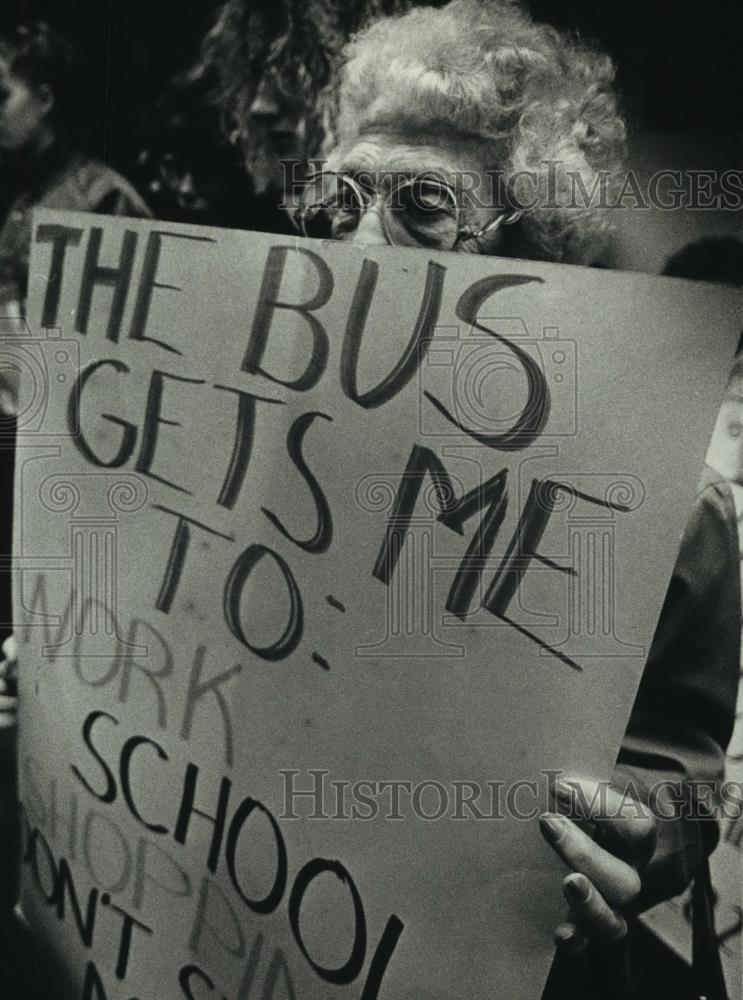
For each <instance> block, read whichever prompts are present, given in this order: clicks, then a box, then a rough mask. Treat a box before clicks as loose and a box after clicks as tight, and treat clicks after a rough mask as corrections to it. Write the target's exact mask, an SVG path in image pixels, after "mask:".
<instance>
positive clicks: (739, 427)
mask: <svg viewBox="0 0 743 1000" xmlns="http://www.w3.org/2000/svg"><path fill="white" fill-rule="evenodd" d="M741 433H743V424H741V422H740V420H731V421H730V423H729V424H728V437H731V438H739V437H740V435H741Z"/></svg>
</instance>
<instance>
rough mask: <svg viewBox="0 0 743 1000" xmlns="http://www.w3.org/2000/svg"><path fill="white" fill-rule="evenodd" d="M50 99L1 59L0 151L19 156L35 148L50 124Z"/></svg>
mask: <svg viewBox="0 0 743 1000" xmlns="http://www.w3.org/2000/svg"><path fill="white" fill-rule="evenodd" d="M51 103H52V102H51V98H50V96H49V95H48V94H46V93H45V92H37V91H36V90H35V89H34V88H33V87H31V86H30V85H29V84H27V83H26V82H25V80H23V79H22V78H21V77H20V76H18V75H17V74H16V73H14V72H13V70H12V68H11V66H10V65H9V63H8V62H7V60H5V59H2V58H0V150H3V151H5V152H9V153H18V152H22V151H24V150H26V149H31V148H33V146H34V144H35V143H36V141H37V140H38V138H39V135H40V134H41V132H42V130H43V129H44V127H45V126H46V124H47V118H48V114H49V110H50V107H51Z"/></svg>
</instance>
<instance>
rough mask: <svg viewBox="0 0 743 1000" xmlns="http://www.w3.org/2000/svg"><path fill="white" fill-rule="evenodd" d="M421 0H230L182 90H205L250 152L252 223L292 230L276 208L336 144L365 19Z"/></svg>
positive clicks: (226, 130) (228, 130)
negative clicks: (341, 84) (354, 43)
mask: <svg viewBox="0 0 743 1000" xmlns="http://www.w3.org/2000/svg"><path fill="white" fill-rule="evenodd" d="M416 2H417V0H358V2H356V3H344V2H342V0H252V2H248V0H227V2H226V3H225V4H224V5H223V6H222V7H221V8H220V12H219V15H218V17H217V19H216V22H215V24H214V26H213V28H212V29H211V31H210V32H208V34H207V35H206V37H205V38H204V40H203V42H202V45H201V50H200V54H199V58H198V60H197V63H196V65H195V66H194V67H193V69H192V70H191V71H190V72H189V73H187V74H185V75H184V77H183V78H182V80H181V81H180V86H181V87H182V88H184V89H187V88H188V87H189V86H191V87H192V86H193V85H194V84H196V85H197V86H198V87H199V89H200V91H201V93H202V94H203V98H202V99H203V102H204V104H205V105H207V106H208V107H209V108H211V109H213V110H214V111H215V112H216V114H217V116H218V118H219V120H220V122H221V130H222V133H223V135H224V136H226V137H227V140H228V141H229V142H230V143H231V144H232V145H233V146H234V147H235V148H237V149H238V150H239V151H240V153H241V155H242V158H243V162H244V165H245V169H246V171H247V173H248V174H249V176H250V178H251V181H252V183H253V187H254V192H255V199H254V201H253V202H252V205H251V208H252V212H253V220H254V224H253V225H251V227H250V228H254V229H258V230H266V231H277V232H284V231H291V223H290V222H288V220H287V218H286V217H282V216H280V215H277V211H276V210H277V206H278V205H279V204H284V203H285V202H287V199H289V200H290V199H291V194H292V187H293V183H292V182H293V181H296V180H297V179H298V178H299V177H301V176H303V175H304V167H305V165H306V164H307V162H308V161H309V160H311V159H313V158H314V157H317V156H320V155H322V152H323V150H324V149H325V148H327V147H328V146H329V145H331V144H332V142H333V136H334V131H335V124H336V120H337V115H338V106H337V98H338V92H337V88H336V87H335V74H336V70H337V68H338V65H339V63H340V60H341V57H342V53H343V49H344V46H345V45H346V43H347V41H348V39H349V38H350V37H351V36H352V35H354V34H355V33H356V32H357V31H359V30H360V29H361V28H362V27H363V26H364V25H366V24H368V23H371V22H372V21H373V20H376V19H378V18H380V17H383V16H388V15H393V14H399V13H404V12H405V11H407V10H409V9H410V8H411V7H412V6H414V5H415V3H416ZM285 171H286V173H285ZM287 179H289V182H288V183H287Z"/></svg>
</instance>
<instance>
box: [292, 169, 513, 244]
mask: <svg viewBox="0 0 743 1000" xmlns="http://www.w3.org/2000/svg"><path fill="white" fill-rule="evenodd" d="M374 205H378V206H379V211H380V216H381V222H382V229H383V231H384V234H385V237H386V239H387V241H388V242H389V243H390V244H391V245H392V246H397V247H406V246H407V247H425V248H428V249H431V250H453V249H454V248H455V247H456V246H457V245H458V244H460V243H462V242H465V241H466V240H470V239H476V238H478V237H481V236H484V235H485V234H486V233H492V232H495V230H497V229H498V228H499V227H500V226H503V225H511V224H512V223H514V222H517V221H518V219H520V218H521V216H522V214H523V213H522V212H520V211H518V212H511V213H510V214H508V213H503V214H502V215H499V216H497V217H496V218H495V219H492V220H491V221H490V222H488V223H486V224H485V225H484V226H481V227H480V228H479V229H473V228H472V227H471V226H469V225H467V223H466V222H465V221H464V219H463V212H462V208H461V206H460V205H459V203H458V202H457V197H456V194H455V192H454V189H453V188H452V187H451V186H450V185H449V184H446V183H445V182H443V181H440V180H438V179H436V178H432V177H428V176H420V177H417V178H413V179H406V180H402V181H400V182H399V183H398V184H395V185H393V186H392V187H390V188H389V189H388V190H386V191H378V190H377V189H376V188H374V187H372V186H371V185H369V186H368V187H367V186H363V187H362V185H361V184H360V183H359V182H358V181H357V180H355V179H354V178H353V177H350V176H349V175H348V174H339V173H333V172H330V171H320V172H318V173H314V174H311V175H310V176H309V177H308V178H307V181H306V184H305V188H304V190H303V191H302V196H301V198H300V202H299V205H298V207H297V209H296V211H295V212H294V223H295V225H296V226H297V228H298V229H299V231H300V232H301V233H302V234H303V235H304V236H309V237H311V238H314V239H325V240H339V239H343V238H344V237H345V236H346V235H347V234H349V233H352V232H354V231H355V230H356V229H357V228H358V226H359V223H360V222H361V218H362V216H363V215H364V213H365V212H367V211H368V210H369V209H370V208H372V207H373V206H374Z"/></svg>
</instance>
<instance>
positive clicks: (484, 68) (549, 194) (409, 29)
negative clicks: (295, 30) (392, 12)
mask: <svg viewBox="0 0 743 1000" xmlns="http://www.w3.org/2000/svg"><path fill="white" fill-rule="evenodd" d="M613 81H614V66H613V64H612V61H611V59H610V58H609V57H608V56H607V55H605V54H603V53H601V52H599V51H598V50H597V49H596V48H595V47H594V46H593V45H591V44H589V43H587V42H584V41H582V40H580V39H579V38H578V37H576V36H573V35H570V34H567V33H565V32H562V31H559V30H557V29H556V28H553V27H550V26H548V25H545V24H539V23H536V22H534V21H533V20H532V19H531V18H530V16H529V15H528V13H526V11H525V10H524V9H523V8H522V7H521V6H520V4H518V3H517V2H515V0H479V2H478V0H451V2H450V3H448V4H447V5H446V6H444V7H438V8H433V7H418V8H416V9H414V10H411V11H410V12H408V13H405V14H402V15H400V16H394V17H386V18H383V19H381V20H379V21H377V22H376V23H373V24H372V25H371V26H369V27H367V28H365V29H364V30H362V31H361V32H359V33H358V34H357V35H356V36H355V37H354V38H353V39H352V40H351V41H350V42H349V44H348V45H347V47H346V49H345V52H344V60H343V65H342V69H341V76H340V80H339V89H338V92H337V99H338V121H337V126H336V131H335V135H334V143H335V144H337V146H338V147H339V148H341V149H342V148H344V147H347V146H348V145H350V144H353V142H354V141H356V140H358V139H359V138H360V137H362V136H363V135H364V134H365V133H369V132H373V131H378V130H384V129H393V130H394V131H395V132H397V133H405V132H409V133H410V134H411V136H412V135H415V134H416V133H422V132H427V133H429V134H430V133H438V134H450V135H455V136H456V135H460V136H462V137H463V139H464V138H465V137H466V138H468V139H470V140H471V139H472V138H473V137H476V138H477V139H478V140H479V141H480V142H482V143H483V144H484V145H485V149H486V157H487V162H488V163H489V164H492V166H491V168H490V169H491V170H492V171H493V172H494V173H497V174H499V175H500V176H501V177H503V178H505V180H506V182H508V180H509V179H510V180H514V179H516V178H517V177H519V176H520V177H521V181H522V183H521V186H520V185H519V183H515V184H513V185H511V186H508V185H506V186H507V188H508V189H509V190H510V191H511V195H512V196H514V197H515V198H516V200H517V201H518V195H519V193H520V190H523V184H524V183H527V184H528V190H529V191H530V193H531V197H530V201H531V202H532V207H531V208H530V209H529V210H528V211H526V212H525V213H524V216H523V218H522V220H521V221H520V222H519V224H518V226H515V227H513V229H514V233H513V243H512V249H513V252H514V254H515V255H516V256H520V257H528V258H531V259H542V260H553V261H570V262H579V263H588V262H591V261H592V260H595V259H596V257H597V256H598V255H599V253H600V252H601V251H602V249H603V248H604V246H605V244H606V237H607V235H608V232H609V230H610V225H609V215H608V210H607V209H606V208H602V207H601V206H600V205H597V204H595V203H594V204H592V203H591V199H590V198H588V199H587V198H585V197H583V198H581V197H578V198H577V199H576V198H575V195H576V193H577V194H578V195H579V196H580V194H581V191H584V192H586V191H587V192H589V194H590V192H591V191H592V190H594V185H595V184H596V183H599V184H603V185H604V191H605V193H606V192H610V191H611V190H612V189H613V188H614V187H615V186H616V184H617V183H618V181H619V174H620V170H621V167H622V162H623V157H624V141H625V126H624V122H623V119H622V117H621V114H620V112H619V109H618V102H617V96H616V94H615V92H614V89H613ZM512 207H518V205H517V204H514V205H513V206H512Z"/></svg>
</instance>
